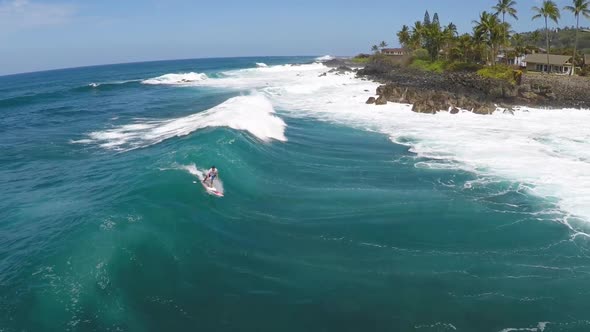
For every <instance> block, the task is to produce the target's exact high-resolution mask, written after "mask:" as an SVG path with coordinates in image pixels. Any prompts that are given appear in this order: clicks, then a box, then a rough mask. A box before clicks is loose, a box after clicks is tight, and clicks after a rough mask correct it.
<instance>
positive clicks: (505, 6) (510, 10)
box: [492, 0, 518, 23]
mask: <svg viewBox="0 0 590 332" xmlns="http://www.w3.org/2000/svg"><path fill="white" fill-rule="evenodd" d="M514 6H516V1H514V0H498V3H497V4H496V5H495V6H494V7H492V9H493V10H495V11H496V14H502V23H505V22H506V20H505V16H506V14H508V15H510V16H512V17H513V18H514V19H515V20H518V17H517V16H516V13H517V11H516V8H514Z"/></svg>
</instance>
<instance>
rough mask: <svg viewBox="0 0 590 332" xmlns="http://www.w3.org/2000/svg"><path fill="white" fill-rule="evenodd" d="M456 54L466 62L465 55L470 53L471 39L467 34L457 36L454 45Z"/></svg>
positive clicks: (471, 47)
mask: <svg viewBox="0 0 590 332" xmlns="http://www.w3.org/2000/svg"><path fill="white" fill-rule="evenodd" d="M455 49H456V50H457V52H456V53H457V54H458V55H459V56H460V57H461V61H463V62H467V57H468V56H469V55H470V54H471V53H472V52H471V50H472V49H473V40H472V38H471V36H470V35H469V34H467V33H466V34H463V35H461V36H460V37H459V38H457V44H456V46H455Z"/></svg>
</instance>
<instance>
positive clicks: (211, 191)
mask: <svg viewBox="0 0 590 332" xmlns="http://www.w3.org/2000/svg"><path fill="white" fill-rule="evenodd" d="M199 182H201V185H202V186H203V188H205V190H206V191H207V193H208V194H209V195H213V196H217V197H223V193H222V192H220V191H218V190H217V189H216V188H215V187H209V186H208V185H207V184H206V183H204V182H203V181H199ZM195 183H196V181H195Z"/></svg>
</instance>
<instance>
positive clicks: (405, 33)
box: [397, 25, 411, 48]
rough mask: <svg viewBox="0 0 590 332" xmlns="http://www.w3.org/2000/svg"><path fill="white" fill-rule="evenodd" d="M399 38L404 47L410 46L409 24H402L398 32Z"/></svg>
mask: <svg viewBox="0 0 590 332" xmlns="http://www.w3.org/2000/svg"><path fill="white" fill-rule="evenodd" d="M397 39H398V40H399V43H400V44H401V45H402V47H404V48H408V46H410V41H411V35H410V28H409V27H408V26H407V25H404V26H402V29H401V30H400V31H399V32H398V33H397Z"/></svg>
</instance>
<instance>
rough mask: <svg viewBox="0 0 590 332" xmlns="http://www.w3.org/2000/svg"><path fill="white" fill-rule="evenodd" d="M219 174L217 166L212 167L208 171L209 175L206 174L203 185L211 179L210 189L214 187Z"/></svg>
mask: <svg viewBox="0 0 590 332" xmlns="http://www.w3.org/2000/svg"><path fill="white" fill-rule="evenodd" d="M218 173H219V172H218V171H217V168H215V166H211V168H210V169H209V170H208V171H207V174H205V178H204V179H203V183H207V182H205V181H207V180H209V179H210V180H211V182H210V184H209V187H213V180H215V178H216V177H217V174H218Z"/></svg>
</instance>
